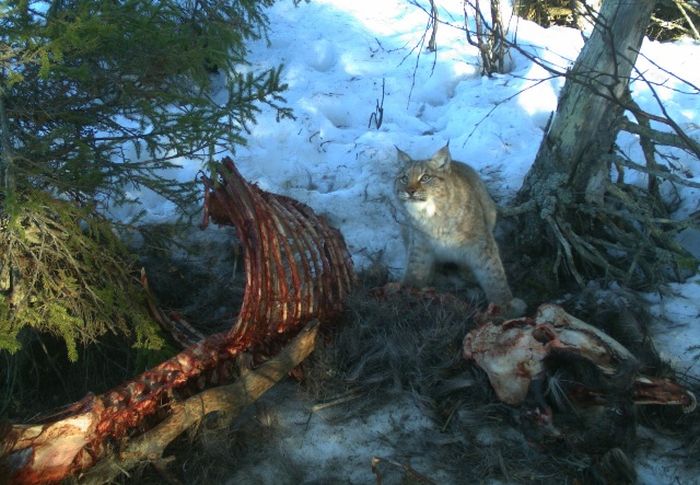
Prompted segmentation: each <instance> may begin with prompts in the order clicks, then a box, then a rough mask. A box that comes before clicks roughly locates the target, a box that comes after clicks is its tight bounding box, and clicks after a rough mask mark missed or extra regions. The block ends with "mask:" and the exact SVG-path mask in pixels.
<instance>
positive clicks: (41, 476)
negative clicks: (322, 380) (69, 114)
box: [0, 158, 354, 484]
mask: <svg viewBox="0 0 700 485" xmlns="http://www.w3.org/2000/svg"><path fill="white" fill-rule="evenodd" d="M214 169H215V171H216V172H215V173H216V177H214V178H206V177H204V178H203V181H204V184H205V187H206V192H205V206H204V226H206V224H207V223H208V220H209V217H211V218H212V219H213V220H214V221H215V222H217V223H219V224H228V225H233V226H235V227H236V229H237V235H238V238H239V240H240V243H241V246H242V247H243V250H244V265H245V271H246V287H245V294H244V298H243V304H242V307H241V310H240V313H239V315H238V317H237V319H236V321H235V322H234V323H233V325H232V328H231V330H229V331H228V332H222V333H219V334H215V335H211V336H209V337H207V338H206V339H204V340H201V341H200V342H198V343H197V344H195V345H193V346H191V347H189V348H187V349H185V350H184V351H183V352H181V353H180V354H178V355H176V356H175V357H173V358H171V359H169V360H167V361H165V362H163V363H162V364H159V365H158V366H156V367H154V368H153V369H151V370H148V371H146V372H144V373H143V374H141V375H140V376H137V377H136V378H134V379H133V380H132V381H130V382H126V383H124V384H121V385H120V386H117V387H116V388H114V389H112V390H110V391H108V392H106V393H104V394H102V395H99V396H94V395H92V394H90V395H88V396H86V397H85V398H84V399H82V400H81V401H79V402H77V403H74V404H71V405H70V406H67V407H66V408H65V409H63V410H60V411H59V412H57V413H55V414H53V415H51V416H46V417H44V418H43V419H41V420H40V421H39V422H38V423H37V424H16V425H12V426H9V427H7V428H6V429H2V430H0V471H1V473H2V475H1V476H4V477H7V479H8V480H9V481H11V482H12V483H17V484H36V483H47V482H54V481H59V480H62V479H64V478H66V477H69V476H71V475H73V476H75V475H78V474H80V473H82V472H83V471H84V470H87V469H89V468H90V467H92V466H93V465H95V464H96V463H97V462H98V461H100V460H102V459H104V458H105V457H107V456H111V455H113V454H115V453H116V456H120V455H119V453H120V450H121V449H124V447H125V446H128V440H129V439H133V437H134V436H137V435H139V434H143V433H145V432H147V431H148V430H150V429H153V428H154V427H155V426H157V425H158V424H159V423H163V422H165V421H164V420H167V419H168V418H169V417H171V416H174V415H175V414H176V413H182V412H184V411H181V409H188V408H187V407H185V408H182V406H183V404H182V402H181V399H182V397H183V396H185V397H186V396H189V395H191V394H192V393H196V392H198V391H201V390H202V389H203V388H204V387H206V386H212V385H218V384H221V383H225V382H228V381H229V380H230V378H231V376H232V375H234V373H235V366H234V360H235V359H236V358H237V357H238V356H240V355H241V354H242V353H244V352H246V353H251V354H252V355H253V357H254V358H261V357H263V356H269V355H274V354H275V353H276V352H277V351H278V350H279V349H280V347H281V346H282V345H284V343H285V342H286V341H288V340H289V339H290V338H291V337H293V336H294V335H295V334H296V333H298V331H299V330H300V329H301V328H302V327H303V326H304V325H306V324H307V323H308V322H309V321H311V320H313V319H318V320H320V321H325V320H329V319H331V318H333V317H334V316H335V315H337V314H338V313H339V312H340V311H341V310H342V305H343V301H344V300H345V297H346V296H347V294H348V292H349V290H350V286H351V285H352V283H353V280H354V276H353V272H352V262H351V259H350V256H349V254H348V252H347V249H346V247H345V243H344V241H343V238H342V236H341V234H340V233H339V232H338V231H337V230H335V229H333V228H331V227H330V226H328V224H327V223H326V222H325V221H324V220H322V219H321V218H319V217H318V216H317V215H316V214H315V213H314V212H313V211H312V210H311V209H310V208H309V207H308V206H306V205H304V204H302V203H300V202H297V201H295V200H292V199H290V198H288V197H284V196H280V195H275V194H270V193H268V192H264V191H263V190H261V189H259V188H258V187H257V186H255V185H252V184H249V183H248V182H246V181H245V180H244V179H243V177H242V176H241V175H240V173H239V172H238V170H237V169H236V167H235V166H234V164H233V161H231V160H230V159H228V158H227V159H224V161H223V162H222V163H221V164H218V165H216V166H215V167H214ZM149 302H150V303H151V306H153V300H152V299H150V298H149ZM154 318H156V319H159V320H162V322H161V323H163V324H165V325H166V326H172V327H177V326H178V325H179V323H180V322H178V321H177V320H176V319H173V318H170V317H169V316H167V315H164V314H163V313H162V312H154ZM212 395H215V396H216V395H218V394H217V393H213V394H212ZM199 402H200V403H201V402H203V401H201V400H200V401H199ZM187 406H192V404H189V405H187ZM169 426H172V425H169ZM166 427H167V426H166ZM156 436H159V435H158V434H157V433H156ZM154 446H155V445H154ZM156 447H157V446H156Z"/></svg>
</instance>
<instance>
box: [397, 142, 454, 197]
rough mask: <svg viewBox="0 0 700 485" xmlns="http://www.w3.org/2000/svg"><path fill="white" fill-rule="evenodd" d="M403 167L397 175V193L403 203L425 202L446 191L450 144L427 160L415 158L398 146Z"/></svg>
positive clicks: (450, 157) (449, 163) (399, 158)
mask: <svg viewBox="0 0 700 485" xmlns="http://www.w3.org/2000/svg"><path fill="white" fill-rule="evenodd" d="M396 151H397V158H398V161H399V163H400V164H401V165H402V167H401V168H400V169H399V173H398V175H397V177H396V194H397V196H398V198H399V200H401V202H403V203H409V202H425V201H428V200H429V199H432V198H433V197H439V196H441V195H443V194H444V193H445V190H446V188H445V181H446V180H447V177H448V176H449V174H450V165H451V163H452V156H451V155H450V149H449V146H448V145H445V146H444V147H442V148H441V149H440V150H438V151H437V152H436V153H435V155H433V156H432V157H431V158H429V159H427V160H413V159H412V158H411V157H410V156H409V155H408V154H406V153H405V152H403V151H401V150H400V149H399V148H398V147H397V148H396Z"/></svg>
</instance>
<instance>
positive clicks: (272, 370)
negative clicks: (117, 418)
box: [80, 321, 319, 485]
mask: <svg viewBox="0 0 700 485" xmlns="http://www.w3.org/2000/svg"><path fill="white" fill-rule="evenodd" d="M318 327H319V326H318V322H317V321H315V322H311V323H309V324H308V325H307V326H306V327H305V328H304V329H303V330H302V331H301V332H300V333H299V335H297V337H296V338H295V339H294V340H293V341H292V342H291V343H290V344H289V345H287V346H286V347H284V349H282V351H281V352H280V353H279V354H277V355H276V356H275V357H274V358H273V359H270V360H268V361H267V362H265V363H264V364H262V365H260V366H259V367H257V368H256V369H254V370H244V371H243V372H242V374H241V376H240V377H239V378H238V379H237V380H236V382H235V383H233V384H229V385H226V386H221V387H216V388H214V389H208V390H206V391H204V392H201V393H199V394H196V395H194V396H192V397H191V398H189V399H187V400H185V401H182V402H180V403H176V404H174V405H173V406H172V408H171V409H172V412H171V415H170V417H168V418H167V419H165V420H164V421H163V422H161V423H160V424H158V425H157V426H156V427H155V428H153V429H151V430H150V431H148V432H146V433H144V434H142V435H141V436H138V437H137V438H135V439H132V440H130V441H129V442H128V443H127V444H126V446H124V448H123V449H122V450H120V451H119V453H118V454H113V455H110V456H109V457H107V458H105V459H104V460H102V461H101V462H100V463H98V464H97V465H95V466H94V467H92V468H91V469H89V470H88V471H87V472H86V473H85V474H83V475H82V476H81V477H80V482H81V483H83V484H94V485H98V484H101V483H105V482H108V481H110V480H112V479H114V478H115V477H117V476H118V475H120V474H121V473H123V471H124V470H129V469H131V468H133V467H135V466H136V465H138V464H139V463H142V462H151V461H154V460H159V459H160V458H161V457H162V455H163V452H164V451H165V448H166V447H167V446H168V445H169V444H170V443H171V442H172V441H173V440H174V439H175V438H177V437H178V436H179V435H180V434H182V432H183V431H185V430H186V429H188V428H190V427H191V426H193V425H195V424H196V423H198V422H199V421H201V420H202V418H204V417H205V416H207V415H208V414H211V413H218V414H219V415H220V416H219V419H218V424H219V425H221V426H224V425H226V424H228V423H229V422H231V421H232V420H233V419H234V418H235V417H237V416H238V415H239V414H240V413H241V411H243V409H245V408H246V407H247V406H249V405H250V404H252V403H253V402H255V401H256V400H257V399H258V398H259V397H260V396H262V395H263V394H264V393H265V392H266V391H267V390H269V389H270V388H271V387H272V386H274V385H275V384H276V383H277V382H278V381H280V380H281V379H282V378H284V377H285V376H287V375H288V374H289V372H290V371H291V370H292V369H293V368H294V367H296V366H297V365H299V364H300V363H301V362H302V361H303V360H304V359H306V357H308V355H309V354H310V353H311V352H312V351H313V349H314V347H315V343H316V335H317V333H318Z"/></svg>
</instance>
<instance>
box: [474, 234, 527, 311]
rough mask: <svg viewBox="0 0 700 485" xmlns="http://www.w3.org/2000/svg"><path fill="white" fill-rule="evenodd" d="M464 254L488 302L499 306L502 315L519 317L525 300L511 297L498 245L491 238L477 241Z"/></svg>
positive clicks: (523, 308) (524, 307)
mask: <svg viewBox="0 0 700 485" xmlns="http://www.w3.org/2000/svg"><path fill="white" fill-rule="evenodd" d="M465 256H466V260H467V261H466V263H467V265H468V266H469V268H470V269H471V270H472V273H473V274H474V277H475V278H476V280H477V281H478V282H479V286H481V289H482V290H484V293H485V294H486V299H487V300H488V301H489V302H490V303H495V304H496V305H498V306H499V307H501V310H502V312H503V315H504V316H505V317H508V318H514V317H519V316H521V315H523V314H524V313H525V309H526V305H525V302H524V301H522V300H521V299H520V298H513V294H512V293H511V291H510V287H509V286H508V279H507V278H506V272H505V270H504V269H503V263H502V262H501V256H500V254H499V253H498V246H497V245H496V241H495V240H494V239H493V238H489V239H487V240H485V241H479V243H477V244H475V245H474V246H472V247H470V248H468V249H467V251H466V254H465Z"/></svg>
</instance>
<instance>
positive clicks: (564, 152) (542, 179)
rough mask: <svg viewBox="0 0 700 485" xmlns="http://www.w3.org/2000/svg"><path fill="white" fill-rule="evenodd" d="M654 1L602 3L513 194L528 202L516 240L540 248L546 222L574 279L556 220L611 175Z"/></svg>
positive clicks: (589, 199)
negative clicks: (530, 207) (612, 154)
mask: <svg viewBox="0 0 700 485" xmlns="http://www.w3.org/2000/svg"><path fill="white" fill-rule="evenodd" d="M655 3H656V2H655V1H654V0H637V1H634V2H630V1H627V0H605V1H604V2H603V4H602V6H601V9H600V13H599V15H598V18H597V21H596V25H595V28H594V30H593V32H592V34H591V37H590V39H588V41H587V42H586V44H585V45H584V47H583V49H582V51H581V53H580V54H579V56H578V58H577V60H576V62H575V64H574V66H573V67H572V68H571V70H570V71H569V73H568V75H567V80H566V85H565V86H564V88H563V90H562V92H561V95H560V98H559V104H558V108H557V112H556V113H555V114H554V117H553V119H552V120H551V124H550V126H549V129H548V131H547V132H546V134H545V136H544V138H543V140H542V143H541V145H540V148H539V151H538V153H537V157H536V159H535V162H534V164H533V166H532V167H531V169H530V171H529V172H528V174H527V176H526V177H525V181H524V183H523V186H522V187H521V189H520V191H519V192H518V195H517V197H516V202H517V203H520V204H522V203H528V202H529V203H530V204H534V209H535V210H531V211H529V212H528V213H527V214H526V215H525V216H524V218H523V219H521V228H522V231H521V240H520V242H521V244H523V245H525V246H527V247H530V248H533V247H537V246H539V247H542V234H543V230H544V229H546V230H547V231H548V234H550V235H551V236H553V239H554V240H555V241H557V242H556V245H557V250H558V257H559V256H561V255H562V254H563V256H564V258H565V259H566V261H567V263H568V266H569V267H570V269H571V270H572V273H573V274H574V276H576V277H577V279H578V280H579V283H582V280H581V278H580V276H578V273H577V271H576V269H575V267H573V266H574V263H573V261H574V258H573V257H572V256H571V248H570V247H567V242H566V240H565V239H566V230H565V228H563V227H562V222H561V221H562V220H563V219H564V218H565V215H566V211H570V209H572V206H573V205H575V204H578V203H593V204H600V203H602V201H603V196H604V195H605V190H606V187H607V182H608V180H609V177H610V175H609V173H610V169H609V167H610V162H609V160H610V157H609V156H608V155H609V153H610V152H611V150H612V148H613V145H614V143H615V139H616V137H617V132H618V127H617V125H618V121H619V119H620V117H621V116H622V114H623V112H624V105H625V96H626V93H627V90H628V85H629V79H630V74H631V71H632V68H633V66H634V62H635V61H636V59H637V52H638V51H639V48H640V46H641V44H642V39H643V37H644V33H645V29H646V26H647V24H648V22H649V19H650V17H651V13H652V10H653V8H654V5H655ZM569 215H570V214H569ZM563 225H566V224H565V223H564V224H563ZM562 250H563V253H561V251H562ZM549 252H550V253H551V251H549Z"/></svg>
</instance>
